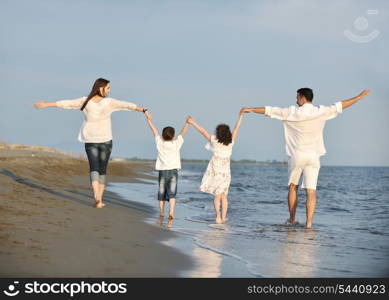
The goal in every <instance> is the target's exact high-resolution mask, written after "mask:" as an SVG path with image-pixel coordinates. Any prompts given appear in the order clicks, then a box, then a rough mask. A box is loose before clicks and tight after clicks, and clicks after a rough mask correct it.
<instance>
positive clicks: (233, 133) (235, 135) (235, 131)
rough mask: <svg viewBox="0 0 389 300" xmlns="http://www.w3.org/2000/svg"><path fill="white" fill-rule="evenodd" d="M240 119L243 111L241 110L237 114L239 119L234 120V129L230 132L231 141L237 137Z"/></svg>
mask: <svg viewBox="0 0 389 300" xmlns="http://www.w3.org/2000/svg"><path fill="white" fill-rule="evenodd" d="M242 120H243V111H242V110H241V111H240V114H239V119H238V121H237V122H236V125H235V128H234V131H233V132H232V140H233V141H235V140H236V138H237V137H238V131H239V128H240V125H241V124H242Z"/></svg>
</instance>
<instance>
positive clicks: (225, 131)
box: [188, 112, 243, 224]
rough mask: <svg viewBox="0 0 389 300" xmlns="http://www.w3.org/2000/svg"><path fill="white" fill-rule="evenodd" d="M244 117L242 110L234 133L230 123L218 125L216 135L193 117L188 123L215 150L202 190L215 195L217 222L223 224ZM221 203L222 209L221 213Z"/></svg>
mask: <svg viewBox="0 0 389 300" xmlns="http://www.w3.org/2000/svg"><path fill="white" fill-rule="evenodd" d="M242 118H243V113H242V112H241V113H240V115H239V119H238V122H237V123H236V125H235V129H234V131H233V132H232V133H231V130H230V127H229V126H228V125H226V124H220V125H218V126H217V127H216V136H215V135H210V134H209V133H208V132H207V131H206V130H205V129H204V128H202V127H201V126H200V125H198V124H197V123H196V122H195V121H194V120H193V119H192V117H189V118H188V123H189V124H191V125H193V127H194V128H196V129H197V130H198V131H199V132H200V133H201V134H202V135H203V136H204V137H205V138H206V139H207V140H208V141H209V143H208V144H207V146H206V148H207V149H209V150H211V151H212V152H213V154H212V158H211V160H210V161H209V163H208V167H207V170H206V171H205V174H204V176H203V179H202V181H201V185H200V191H202V192H204V193H209V194H212V195H214V206H215V212H216V219H215V222H216V224H223V223H225V222H226V220H227V209H228V199H227V194H228V189H229V186H230V183H231V170H230V160H231V154H232V146H233V145H234V142H235V140H236V138H237V136H238V131H239V128H240V125H241V123H242ZM220 204H221V209H222V213H221V214H220Z"/></svg>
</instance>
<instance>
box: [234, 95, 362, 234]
mask: <svg viewBox="0 0 389 300" xmlns="http://www.w3.org/2000/svg"><path fill="white" fill-rule="evenodd" d="M369 92H370V90H364V91H363V92H362V93H360V94H359V95H358V96H356V97H354V98H351V99H348V100H343V101H339V102H336V103H335V104H334V105H331V106H323V105H321V106H318V107H317V106H314V105H313V104H312V100H313V91H312V90H311V89H310V88H301V89H299V90H297V97H296V98H297V102H296V103H297V105H298V107H296V106H290V107H287V108H279V107H272V106H265V107H253V108H245V107H244V108H242V109H241V111H242V112H244V113H251V112H254V113H258V114H264V115H266V116H268V117H270V118H275V119H279V120H282V121H283V124H284V133H285V146H286V154H287V155H288V156H289V160H288V173H289V182H288V186H289V192H288V205H289V213H290V217H289V219H288V220H287V224H292V225H294V224H296V223H297V221H296V208H297V189H298V185H299V180H300V177H301V174H303V180H302V188H303V189H305V191H306V194H307V202H306V215H307V219H306V228H311V227H312V221H313V215H314V213H315V207H316V184H317V178H318V176H319V169H320V156H322V155H324V154H325V153H326V150H325V147H324V142H323V129H324V126H325V123H326V121H327V120H330V119H333V118H335V117H336V116H337V115H338V114H339V113H341V112H342V111H343V110H344V109H346V108H348V107H350V106H351V105H353V104H354V103H356V102H358V101H359V100H361V99H362V98H364V97H365V96H367V95H368V94H369Z"/></svg>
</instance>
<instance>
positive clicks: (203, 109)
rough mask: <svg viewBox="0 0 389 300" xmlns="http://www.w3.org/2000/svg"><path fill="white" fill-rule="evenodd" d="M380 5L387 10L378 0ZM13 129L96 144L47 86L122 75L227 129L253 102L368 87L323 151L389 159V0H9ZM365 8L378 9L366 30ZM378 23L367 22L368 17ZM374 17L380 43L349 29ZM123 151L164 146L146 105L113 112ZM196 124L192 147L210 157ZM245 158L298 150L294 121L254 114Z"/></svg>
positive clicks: (280, 102) (173, 110)
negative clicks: (287, 140) (49, 105)
mask: <svg viewBox="0 0 389 300" xmlns="http://www.w3.org/2000/svg"><path fill="white" fill-rule="evenodd" d="M372 9H375V10H376V13H375V14H369V13H368V10H372ZM0 16H1V18H0V23H1V24H0V25H1V26H0V35H1V41H2V42H1V47H0V54H1V56H0V57H1V60H0V64H1V68H0V76H1V87H2V88H1V90H2V101H0V114H1V118H0V140H3V141H5V142H8V143H24V144H36V145H48V146H54V147H57V148H60V149H63V150H66V151H72V152H83V144H81V143H79V142H78V141H77V134H78V130H79V127H80V125H81V124H82V114H81V113H80V112H79V111H69V110H59V109H57V110H56V109H47V110H35V109H33V108H32V105H33V103H34V102H35V101H37V100H46V101H56V100H61V99H72V98H77V97H80V96H84V95H87V94H88V93H89V91H90V88H91V86H92V84H93V82H94V80H95V79H96V78H98V77H104V78H107V79H109V80H111V86H112V89H111V95H110V96H111V97H114V98H117V99H121V100H127V101H131V102H134V103H137V104H139V105H140V106H144V107H147V108H149V109H150V110H151V111H152V113H153V114H154V117H155V123H156V125H157V127H158V128H162V127H164V126H167V125H171V126H174V127H175V128H176V129H177V130H180V128H181V127H182V125H183V122H184V120H185V118H186V116H187V115H188V114H191V115H192V116H193V117H194V118H195V119H196V120H197V121H198V122H199V123H200V124H201V125H203V126H204V127H205V128H206V129H208V130H209V131H211V132H212V131H213V130H214V128H215V126H216V125H217V124H218V123H221V122H223V123H228V124H230V125H231V126H233V125H234V123H235V121H236V118H237V116H238V111H239V109H240V108H241V107H242V106H264V105H277V106H289V105H293V104H294V103H295V91H296V90H297V89H298V88H300V87H306V86H307V87H311V88H312V89H313V90H314V92H315V98H314V103H315V104H324V105H329V104H332V103H333V102H335V101H338V100H343V99H347V98H349V97H352V96H355V95H357V94H358V93H359V92H360V91H362V90H363V89H365V88H370V89H371V90H372V93H371V95H370V96H368V98H366V99H364V100H362V101H361V102H360V103H358V104H357V105H355V106H354V107H352V108H350V109H349V110H347V111H345V112H344V113H343V114H342V115H340V116H339V117H337V118H336V119H334V120H331V121H329V122H328V123H327V126H326V129H325V141H326V148H327V152H328V153H327V155H326V156H325V157H323V159H322V164H323V165H326V164H327V165H389V155H388V152H389V151H388V149H389V139H388V136H389V130H388V129H389V126H388V125H389V120H388V117H387V116H388V113H389V101H388V100H389V97H388V96H389V84H388V75H389V51H388V49H389V37H388V28H389V23H388V22H387V20H388V19H389V2H388V1H385V0H382V1H351V0H350V1H332V0H331V1H312V0H306V1H302V0H301V1H297V0H295V1H286V0H285V1H270V0H269V1H18V0H16V1H1V2H0ZM357 18H365V20H368V27H367V28H365V29H364V30H361V29H359V30H358V29H357V28H356V27H355V21H356V20H357ZM365 27H366V26H365ZM347 29H349V30H350V31H351V32H353V33H354V34H355V35H357V36H366V35H368V34H369V33H370V32H372V31H373V30H378V31H379V35H378V36H377V37H376V38H375V39H374V40H372V41H370V42H368V43H356V42H353V41H351V40H350V39H348V38H346V37H345V35H344V31H345V30H347ZM112 121H113V134H114V151H113V155H114V156H123V157H134V156H138V157H146V158H154V157H155V155H156V150H155V146H154V142H153V138H152V135H151V132H150V130H149V128H148V127H147V124H146V122H145V120H144V117H143V115H142V114H140V113H134V112H116V113H114V114H113V118H112ZM204 144H205V141H204V140H203V138H202V137H201V136H200V135H199V134H198V133H197V132H195V131H194V130H193V129H190V130H189V132H188V134H187V138H186V140H185V145H184V147H183V149H182V157H184V158H200V159H206V158H209V156H210V153H209V152H208V151H206V150H205V149H204ZM233 158H234V159H243V158H247V159H256V160H267V159H278V160H283V159H285V158H286V156H285V150H284V139H283V130H282V123H281V122H279V121H277V120H272V119H269V118H266V117H264V116H260V115H254V114H250V115H246V116H245V119H244V122H243V125H242V128H241V131H240V135H239V138H238V141H237V143H236V145H235V147H234V153H233Z"/></svg>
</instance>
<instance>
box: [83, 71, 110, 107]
mask: <svg viewBox="0 0 389 300" xmlns="http://www.w3.org/2000/svg"><path fill="white" fill-rule="evenodd" d="M108 83H109V80H107V79H104V78H98V79H96V81H95V83H94V84H93V87H92V90H91V92H90V93H89V96H88V97H87V98H86V100H85V102H84V104H83V105H82V106H81V108H80V110H84V108H85V106H86V105H87V104H88V102H89V100H90V99H91V98H93V97H94V96H96V95H99V96H100V97H104V96H103V95H101V93H100V88H104V87H106V86H107V84H108Z"/></svg>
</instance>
